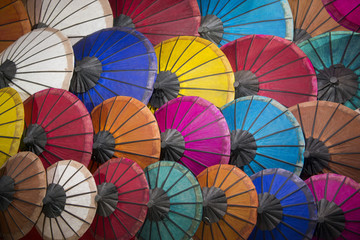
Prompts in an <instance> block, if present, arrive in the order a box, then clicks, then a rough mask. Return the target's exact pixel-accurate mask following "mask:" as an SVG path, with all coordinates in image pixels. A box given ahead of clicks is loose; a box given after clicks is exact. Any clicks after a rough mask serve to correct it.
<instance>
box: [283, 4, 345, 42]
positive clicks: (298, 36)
mask: <svg viewBox="0 0 360 240" xmlns="http://www.w3.org/2000/svg"><path fill="white" fill-rule="evenodd" d="M289 4H290V7H291V11H292V14H293V17H294V28H295V29H294V42H295V43H296V44H299V43H301V42H302V41H304V40H307V39H309V38H312V37H315V36H317V35H320V34H322V33H326V32H330V31H346V30H347V29H346V28H344V27H342V26H341V25H339V24H338V23H337V22H336V21H335V20H334V19H333V18H332V17H331V16H330V15H329V13H328V12H327V11H326V9H325V8H324V5H323V3H322V1H321V0H312V1H301V0H289Z"/></svg>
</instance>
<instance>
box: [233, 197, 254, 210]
mask: <svg viewBox="0 0 360 240" xmlns="http://www.w3.org/2000/svg"><path fill="white" fill-rule="evenodd" d="M227 199H229V198H227ZM227 206H228V207H234V208H237V207H239V208H257V206H251V205H239V204H238V205H236V204H228V205H227Z"/></svg>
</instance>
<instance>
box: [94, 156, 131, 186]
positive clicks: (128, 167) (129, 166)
mask: <svg viewBox="0 0 360 240" xmlns="http://www.w3.org/2000/svg"><path fill="white" fill-rule="evenodd" d="M120 161H121V160H120ZM134 164H135V162H133V163H132V164H131V165H128V166H127V168H126V169H125V170H124V171H123V172H122V173H121V175H120V176H119V177H118V178H117V179H116V181H115V182H113V183H114V184H116V183H117V182H118V181H119V180H120V179H121V178H122V176H123V175H124V174H125V173H126V172H127V171H128V170H129V169H130V168H131V167H132V166H133V165H134ZM118 165H120V162H119V163H118ZM114 174H115V172H114ZM99 175H100V174H99ZM99 177H100V176H99ZM111 179H112V177H111ZM110 182H111V180H110Z"/></svg>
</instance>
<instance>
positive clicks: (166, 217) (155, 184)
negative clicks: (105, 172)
mask: <svg viewBox="0 0 360 240" xmlns="http://www.w3.org/2000/svg"><path fill="white" fill-rule="evenodd" d="M144 171H145V174H146V178H147V181H148V183H149V187H150V199H149V203H148V204H147V205H148V213H147V216H146V220H145V223H144V224H143V226H142V227H141V229H140V231H139V232H138V234H137V237H138V238H139V239H190V238H191V237H192V236H193V235H194V234H195V232H196V230H197V228H198V226H199V224H200V221H201V216H202V212H203V211H202V201H203V198H202V194H201V188H200V185H199V182H198V181H197V180H196V178H195V176H194V175H193V174H192V173H191V172H190V170H189V169H187V168H185V167H183V166H181V165H180V164H178V163H176V162H170V161H161V162H157V163H154V164H151V165H150V166H148V167H147V168H146V169H145V170H144Z"/></svg>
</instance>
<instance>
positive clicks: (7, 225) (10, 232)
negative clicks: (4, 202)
mask: <svg viewBox="0 0 360 240" xmlns="http://www.w3.org/2000/svg"><path fill="white" fill-rule="evenodd" d="M0 212H1V214H2V215H3V219H4V220H5V223H6V227H7V229H8V231H9V234H10V237H11V239H12V240H14V237H13V235H12V231H11V229H10V227H9V224H8V221H7V218H6V217H5V213H4V212H3V211H0ZM1 228H2V226H1Z"/></svg>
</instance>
